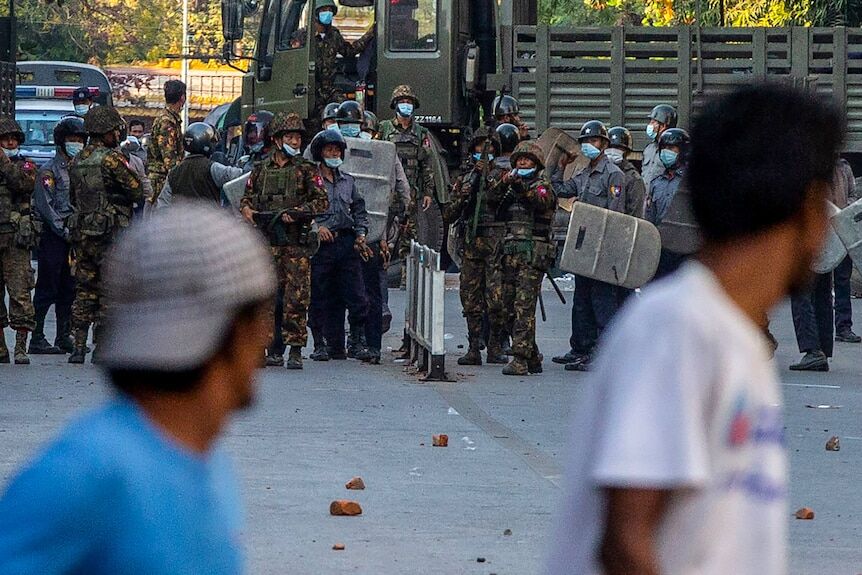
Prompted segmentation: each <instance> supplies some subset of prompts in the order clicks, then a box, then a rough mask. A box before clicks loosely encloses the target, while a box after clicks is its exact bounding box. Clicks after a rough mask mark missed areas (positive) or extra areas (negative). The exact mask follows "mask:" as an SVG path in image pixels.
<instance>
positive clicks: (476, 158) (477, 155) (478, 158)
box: [473, 152, 494, 162]
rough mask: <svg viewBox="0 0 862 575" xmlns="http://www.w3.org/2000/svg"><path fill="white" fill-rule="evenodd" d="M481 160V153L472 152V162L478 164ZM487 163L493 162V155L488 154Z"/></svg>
mask: <svg viewBox="0 0 862 575" xmlns="http://www.w3.org/2000/svg"><path fill="white" fill-rule="evenodd" d="M481 160H482V153H481V152H473V161H475V162H479V161H481ZM488 161H489V162H493V161H494V154H488Z"/></svg>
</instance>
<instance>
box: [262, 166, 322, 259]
mask: <svg viewBox="0 0 862 575" xmlns="http://www.w3.org/2000/svg"><path fill="white" fill-rule="evenodd" d="M297 166H298V164H297V163H296V162H295V161H288V163H287V164H285V165H284V166H282V167H281V168H277V167H275V166H272V165H270V164H269V163H267V165H265V166H264V167H263V169H262V170H261V172H260V176H259V177H258V179H257V183H256V187H257V186H259V189H258V191H257V193H255V195H254V200H253V203H254V205H253V208H254V210H255V211H258V212H273V213H277V212H280V211H282V210H289V209H294V208H297V207H299V206H300V205H301V204H302V203H303V202H302V197H301V194H300V192H301V191H302V189H300V186H302V185H303V183H302V181H301V180H300V179H299V178H298V173H297ZM310 231H311V223H310V222H294V223H292V224H285V223H284V222H282V221H281V220H280V219H279V220H277V221H275V222H274V224H273V225H272V227H271V228H270V229H269V231H268V233H267V237H268V239H269V242H270V244H272V245H280V246H305V245H308V244H309V241H310V238H309V232H310Z"/></svg>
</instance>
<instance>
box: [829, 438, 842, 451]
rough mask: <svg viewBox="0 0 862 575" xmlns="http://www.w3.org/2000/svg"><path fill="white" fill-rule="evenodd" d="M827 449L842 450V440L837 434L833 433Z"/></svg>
mask: <svg viewBox="0 0 862 575" xmlns="http://www.w3.org/2000/svg"><path fill="white" fill-rule="evenodd" d="M826 451H841V440H839V439H838V436H837V435H833V436H832V437H830V438H829V441H827V442H826Z"/></svg>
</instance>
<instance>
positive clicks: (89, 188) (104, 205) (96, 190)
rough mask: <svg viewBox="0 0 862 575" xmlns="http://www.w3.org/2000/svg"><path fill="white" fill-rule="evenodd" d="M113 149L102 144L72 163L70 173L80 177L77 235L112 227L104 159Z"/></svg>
mask: <svg viewBox="0 0 862 575" xmlns="http://www.w3.org/2000/svg"><path fill="white" fill-rule="evenodd" d="M109 152H110V150H108V148H105V147H103V146H99V147H97V148H95V149H94V150H93V153H92V154H90V155H89V156H87V157H86V158H84V159H83V160H81V161H80V162H76V163H75V164H73V165H72V169H71V170H70V175H71V176H72V178H73V180H77V182H78V189H77V190H75V191H76V194H75V209H76V214H75V219H76V222H75V226H74V227H75V229H74V230H73V231H74V232H75V234H76V236H78V237H80V236H82V235H83V236H101V235H104V234H106V233H108V232H109V231H111V229H112V228H113V217H112V216H113V212H112V210H111V204H110V202H109V201H108V189H107V187H106V186H105V177H104V176H103V175H102V162H103V161H104V160H105V157H106V156H107V155H108V153H109Z"/></svg>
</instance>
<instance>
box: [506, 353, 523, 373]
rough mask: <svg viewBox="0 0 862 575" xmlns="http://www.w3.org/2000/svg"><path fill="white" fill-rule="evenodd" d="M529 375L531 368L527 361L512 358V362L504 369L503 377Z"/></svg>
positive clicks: (520, 358)
mask: <svg viewBox="0 0 862 575" xmlns="http://www.w3.org/2000/svg"><path fill="white" fill-rule="evenodd" d="M528 373H530V368H529V367H527V360H525V359H524V358H523V357H518V356H514V357H512V361H510V362H509V364H508V365H507V366H506V367H504V368H503V375H527V374H528Z"/></svg>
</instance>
